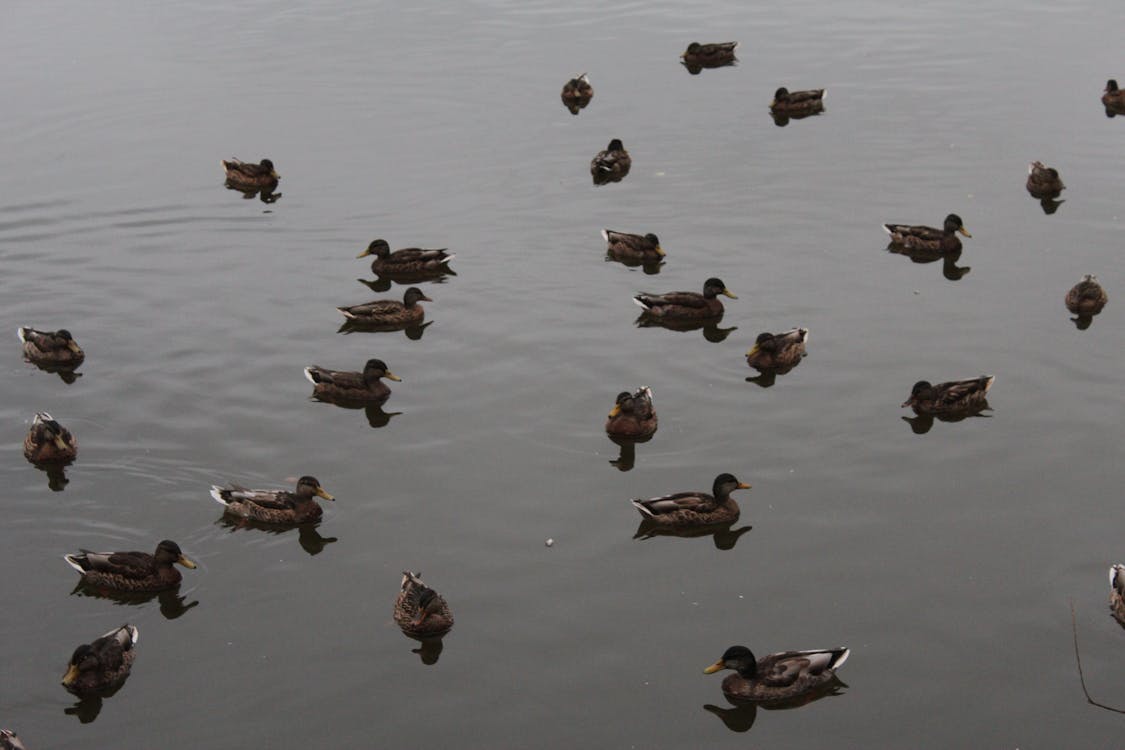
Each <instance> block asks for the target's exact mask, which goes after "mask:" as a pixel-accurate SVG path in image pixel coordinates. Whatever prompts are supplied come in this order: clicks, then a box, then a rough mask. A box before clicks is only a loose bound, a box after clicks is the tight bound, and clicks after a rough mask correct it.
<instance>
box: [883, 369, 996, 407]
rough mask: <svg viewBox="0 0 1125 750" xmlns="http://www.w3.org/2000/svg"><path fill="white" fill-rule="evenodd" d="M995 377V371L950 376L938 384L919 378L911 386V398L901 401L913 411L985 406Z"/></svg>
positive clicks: (903, 405)
mask: <svg viewBox="0 0 1125 750" xmlns="http://www.w3.org/2000/svg"><path fill="white" fill-rule="evenodd" d="M995 381H996V376H995V375H981V376H980V377H977V378H969V379H967V380H951V381H950V382H948V383H938V384H937V385H932V384H931V383H930V382H929V381H928V380H919V381H918V382H917V383H915V384H914V387H913V388H911V389H910V398H908V399H906V401H903V402H902V407H903V408H905V407H907V406H909V407H912V408H913V409H914V413H915V414H951V413H956V412H962V411H972V410H975V409H981V408H985V407H987V406H988V400H987V396H988V391H989V389H991V388H992V384H993V383H994V382H995Z"/></svg>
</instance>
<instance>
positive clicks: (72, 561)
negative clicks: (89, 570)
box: [63, 555, 86, 575]
mask: <svg viewBox="0 0 1125 750" xmlns="http://www.w3.org/2000/svg"><path fill="white" fill-rule="evenodd" d="M63 559H64V560H66V564H67V565H69V566H70V567H72V568H74V569H75V570H77V571H78V574H79V575H85V574H86V569H85V568H83V567H82V566H81V565H79V564H78V561H77V560H76V559H75V556H74V555H63Z"/></svg>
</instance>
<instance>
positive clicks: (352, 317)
mask: <svg viewBox="0 0 1125 750" xmlns="http://www.w3.org/2000/svg"><path fill="white" fill-rule="evenodd" d="M336 309H337V310H339V311H340V314H341V315H343V316H344V317H345V318H347V319H348V320H355V314H354V313H352V312H351V311H349V310H347V309H345V308H343V307H337V308H336Z"/></svg>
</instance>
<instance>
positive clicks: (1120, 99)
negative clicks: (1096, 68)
mask: <svg viewBox="0 0 1125 750" xmlns="http://www.w3.org/2000/svg"><path fill="white" fill-rule="evenodd" d="M1102 104H1104V105H1105V109H1106V114H1110V115H1113V114H1125V91H1122V90H1121V89H1119V88H1118V87H1117V81H1116V80H1115V79H1113V78H1110V79H1109V80H1108V81H1106V83H1105V91H1103V92H1102Z"/></svg>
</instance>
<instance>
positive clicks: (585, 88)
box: [561, 73, 594, 115]
mask: <svg viewBox="0 0 1125 750" xmlns="http://www.w3.org/2000/svg"><path fill="white" fill-rule="evenodd" d="M561 96H562V103H563V104H564V105H565V106H566V108H567V109H569V110H570V113H571V114H572V115H576V114H578V111H579V110H580V109H584V108H585V107H586V105H587V104H589V103H590V100H591V99H593V98H594V87H593V86H591V85H590V79H589V78H587V77H586V74H585V73H583V74H582V75H580V76H576V77H574V78H571V79H570V80H569V81H567V82H566V85H564V86H563V87H562V95H561Z"/></svg>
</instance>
